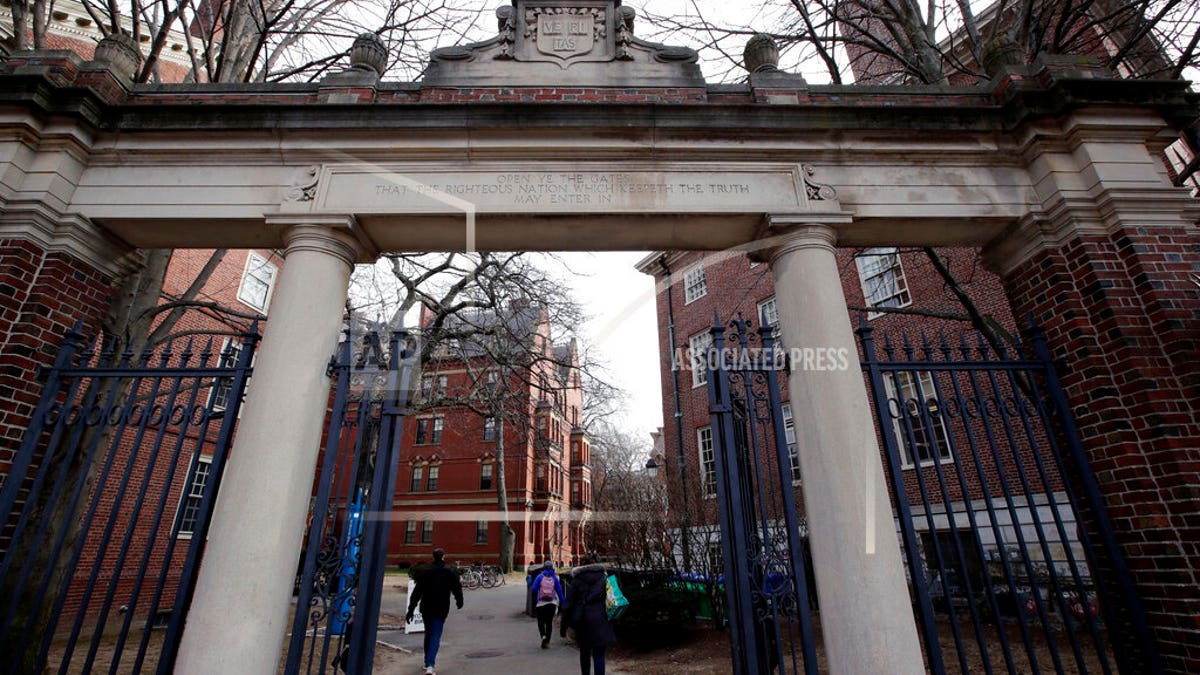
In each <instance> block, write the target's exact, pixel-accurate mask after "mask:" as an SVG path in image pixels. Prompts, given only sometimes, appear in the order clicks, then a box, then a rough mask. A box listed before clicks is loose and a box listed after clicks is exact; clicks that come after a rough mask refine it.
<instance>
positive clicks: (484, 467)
mask: <svg viewBox="0 0 1200 675" xmlns="http://www.w3.org/2000/svg"><path fill="white" fill-rule="evenodd" d="M493 471H495V468H493V465H492V464H490V463H488V464H481V465H480V466H479V489H480V490H491V489H492V475H493V474H492V472H493Z"/></svg>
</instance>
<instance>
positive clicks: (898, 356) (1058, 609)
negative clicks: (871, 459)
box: [858, 326, 1162, 675]
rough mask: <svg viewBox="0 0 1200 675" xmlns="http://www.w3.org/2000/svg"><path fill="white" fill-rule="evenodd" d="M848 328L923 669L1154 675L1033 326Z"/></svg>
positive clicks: (1132, 598) (1108, 528)
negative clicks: (1005, 330) (999, 329)
mask: <svg viewBox="0 0 1200 675" xmlns="http://www.w3.org/2000/svg"><path fill="white" fill-rule="evenodd" d="M858 334H859V337H860V340H861V343H862V353H863V354H862V356H863V360H862V364H863V370H864V372H865V373H866V374H867V379H868V380H869V382H868V385H869V387H870V394H871V396H872V399H873V403H874V408H875V412H876V415H875V416H876V420H877V422H878V429H879V434H880V438H881V439H882V441H883V446H884V449H885V453H884V455H885V459H886V465H887V470H888V476H889V484H890V488H891V492H892V499H893V507H894V510H895V513H896V517H897V520H898V528H899V533H900V538H901V543H902V545H903V550H904V553H905V557H906V559H907V565H908V570H907V571H908V578H909V583H910V587H911V591H912V598H913V602H914V604H915V609H916V615H917V617H918V623H919V626H920V630H921V633H922V638H923V641H924V648H925V656H926V661H927V664H928V666H929V670H930V671H931V672H934V673H939V674H940V673H944V672H947V671H951V672H954V671H958V672H963V673H968V672H969V673H988V674H990V673H994V672H1006V673H1010V674H1012V675H1016V674H1017V673H1043V672H1055V673H1060V674H1061V673H1105V674H1106V675H1107V674H1110V673H1112V672H1114V666H1116V667H1117V668H1119V671H1120V672H1121V673H1124V674H1126V675H1132V674H1134V673H1139V674H1141V673H1158V672H1161V671H1162V668H1161V664H1160V663H1159V659H1158V654H1157V649H1156V646H1155V643H1154V640H1153V637H1152V636H1151V633H1150V630H1149V628H1148V626H1147V624H1146V620H1145V617H1144V615H1143V613H1142V609H1141V606H1140V601H1139V599H1138V596H1137V593H1136V591H1135V589H1134V588H1133V585H1132V582H1131V580H1130V577H1129V575H1128V572H1127V570H1126V568H1125V564H1124V561H1123V559H1122V557H1121V552H1120V550H1119V549H1118V547H1117V543H1116V539H1115V536H1114V532H1113V529H1112V525H1111V523H1110V522H1109V520H1108V518H1107V516H1106V514H1105V508H1104V504H1103V501H1102V498H1101V495H1100V492H1099V489H1098V487H1097V484H1096V480H1095V477H1094V476H1093V474H1092V472H1091V469H1090V468H1089V466H1088V462H1087V459H1086V456H1085V455H1084V452H1083V448H1082V445H1081V443H1080V440H1079V436H1078V434H1077V432H1076V430H1075V426H1074V422H1073V420H1072V418H1071V415H1070V411H1069V409H1068V408H1067V404H1066V399H1065V397H1064V395H1063V392H1062V390H1061V388H1060V386H1059V383H1058V380H1057V376H1056V374H1055V369H1054V364H1053V363H1052V362H1051V360H1050V355H1049V351H1048V349H1047V348H1046V344H1045V340H1044V337H1043V336H1042V334H1041V331H1040V330H1036V329H1035V330H1033V331H1032V338H1033V339H1032V351H1031V353H1025V352H1024V350H1023V349H1022V348H1021V347H1019V346H1018V347H1017V348H1016V349H1015V350H1014V353H1009V352H1008V351H1006V350H1005V349H1004V348H1003V347H998V348H993V347H992V346H990V345H989V344H988V343H987V342H985V341H984V340H983V339H981V338H977V337H974V336H973V337H971V338H970V339H968V338H967V337H965V336H962V337H960V338H958V339H957V340H955V342H954V344H953V345H952V344H950V343H949V342H948V341H947V340H946V339H944V338H940V339H938V340H936V341H931V340H929V339H928V338H926V337H925V336H924V335H923V336H922V338H921V340H920V342H919V344H915V345H914V344H913V343H912V342H911V341H910V340H909V338H908V337H907V336H904V337H903V338H902V339H901V340H900V344H899V345H897V344H894V343H893V341H892V340H891V338H890V337H888V336H887V335H886V334H885V335H884V338H883V347H882V351H883V357H882V358H881V357H880V356H879V355H878V354H877V347H876V344H875V339H874V336H873V329H871V328H869V327H865V326H864V327H863V328H860V329H859V331H858ZM1085 515H1086V519H1085Z"/></svg>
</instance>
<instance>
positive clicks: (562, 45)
mask: <svg viewBox="0 0 1200 675" xmlns="http://www.w3.org/2000/svg"><path fill="white" fill-rule="evenodd" d="M525 25H526V26H527V27H528V30H529V32H530V33H534V35H533V36H532V37H535V39H536V41H537V49H538V51H539V52H541V53H543V54H547V55H549V56H557V57H558V58H561V59H569V58H571V57H574V56H580V55H583V54H587V53H588V52H590V51H592V47H593V46H594V45H595V43H596V41H597V40H598V39H603V38H604V37H605V21H604V11H603V10H601V9H597V8H586V7H554V8H537V9H528V10H526V12H525Z"/></svg>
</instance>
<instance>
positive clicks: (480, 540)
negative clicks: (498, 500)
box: [475, 520, 488, 544]
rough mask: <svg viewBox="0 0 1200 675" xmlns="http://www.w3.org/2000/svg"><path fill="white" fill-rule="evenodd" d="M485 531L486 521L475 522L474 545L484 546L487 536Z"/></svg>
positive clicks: (486, 528)
mask: <svg viewBox="0 0 1200 675" xmlns="http://www.w3.org/2000/svg"><path fill="white" fill-rule="evenodd" d="M487 531H488V521H486V520H477V521H475V543H476V544H486V543H487V534H488V533H487Z"/></svg>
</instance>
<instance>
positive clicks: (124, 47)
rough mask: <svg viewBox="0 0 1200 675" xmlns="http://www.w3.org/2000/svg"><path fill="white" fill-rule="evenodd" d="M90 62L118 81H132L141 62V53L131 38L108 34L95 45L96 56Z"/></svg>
mask: <svg viewBox="0 0 1200 675" xmlns="http://www.w3.org/2000/svg"><path fill="white" fill-rule="evenodd" d="M92 61H93V62H94V63H98V64H100V65H103V66H105V67H106V68H108V70H109V72H111V73H112V74H113V75H116V76H117V77H118V78H120V79H123V80H132V79H133V74H134V73H135V72H136V71H137V67H138V65H139V64H141V62H142V52H141V50H139V49H138V46H137V42H135V41H134V39H133V38H132V37H130V36H128V35H124V34H122V33H109V34H108V35H105V36H104V37H103V38H101V39H100V41H99V42H97V43H96V54H95V56H94V57H92Z"/></svg>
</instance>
